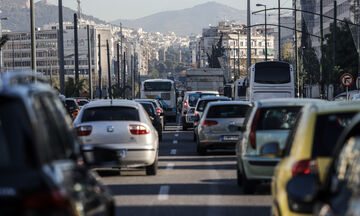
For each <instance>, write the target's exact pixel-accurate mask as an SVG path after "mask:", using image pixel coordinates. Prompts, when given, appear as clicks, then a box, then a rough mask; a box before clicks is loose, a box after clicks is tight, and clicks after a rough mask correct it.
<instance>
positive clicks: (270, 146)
mask: <svg viewBox="0 0 360 216" xmlns="http://www.w3.org/2000/svg"><path fill="white" fill-rule="evenodd" d="M260 154H261V155H262V156H267V157H277V156H280V155H281V150H280V144H279V142H269V143H266V144H265V145H263V146H262V147H261V148H260Z"/></svg>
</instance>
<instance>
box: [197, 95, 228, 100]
mask: <svg viewBox="0 0 360 216" xmlns="http://www.w3.org/2000/svg"><path fill="white" fill-rule="evenodd" d="M216 99H225V100H226V99H228V100H231V98H229V97H224V96H206V97H203V98H200V100H199V101H203V100H216Z"/></svg>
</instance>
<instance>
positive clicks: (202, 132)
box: [194, 101, 251, 155]
mask: <svg viewBox="0 0 360 216" xmlns="http://www.w3.org/2000/svg"><path fill="white" fill-rule="evenodd" d="M250 106H251V103H250V102H241V101H219V102H210V103H208V105H207V106H206V109H205V111H204V114H203V117H202V118H201V120H200V122H199V125H198V127H196V145H197V148H196V149H197V152H198V154H200V155H204V154H205V153H206V151H207V149H235V144H236V142H237V141H238V139H239V130H238V128H239V127H241V126H242V125H243V122H244V119H245V115H246V113H247V112H248V110H249V109H250ZM194 120H199V117H198V116H196V117H195V119H194Z"/></svg>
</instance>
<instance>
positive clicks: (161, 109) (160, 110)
mask: <svg viewBox="0 0 360 216" xmlns="http://www.w3.org/2000/svg"><path fill="white" fill-rule="evenodd" d="M135 101H136V102H139V103H141V102H150V103H152V104H153V105H154V107H155V109H156V113H157V115H158V116H159V117H160V119H161V125H162V130H165V121H164V107H163V105H162V103H160V102H159V101H158V100H156V99H135Z"/></svg>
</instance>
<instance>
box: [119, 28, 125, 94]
mask: <svg viewBox="0 0 360 216" xmlns="http://www.w3.org/2000/svg"><path fill="white" fill-rule="evenodd" d="M122 30H123V29H122V23H120V60H122V59H123V32H122ZM124 63H125V62H123V64H124ZM119 67H120V73H121V69H122V64H121V62H119ZM122 79H123V80H125V76H123V77H122ZM123 88H125V85H124V86H123Z"/></svg>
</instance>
